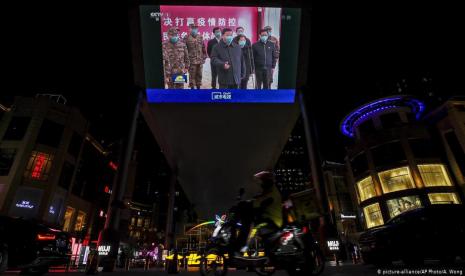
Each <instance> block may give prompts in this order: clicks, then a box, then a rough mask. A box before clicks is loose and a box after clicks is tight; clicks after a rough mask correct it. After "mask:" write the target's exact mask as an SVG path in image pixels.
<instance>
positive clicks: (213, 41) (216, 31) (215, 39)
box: [207, 27, 221, 88]
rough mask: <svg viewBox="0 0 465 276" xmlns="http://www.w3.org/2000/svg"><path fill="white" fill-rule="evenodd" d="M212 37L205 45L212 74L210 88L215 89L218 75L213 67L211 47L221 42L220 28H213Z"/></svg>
mask: <svg viewBox="0 0 465 276" xmlns="http://www.w3.org/2000/svg"><path fill="white" fill-rule="evenodd" d="M213 35H214V36H215V37H213V38H212V39H210V40H209V41H208V43H207V54H208V57H209V58H210V67H211V72H212V88H216V80H217V79H218V73H217V70H216V67H215V66H213V62H212V51H213V47H214V46H215V45H216V44H218V43H219V42H220V40H221V28H220V27H215V28H213Z"/></svg>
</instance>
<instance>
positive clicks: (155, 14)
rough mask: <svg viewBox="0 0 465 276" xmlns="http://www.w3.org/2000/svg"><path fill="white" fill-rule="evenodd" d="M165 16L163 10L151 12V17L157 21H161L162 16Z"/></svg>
mask: <svg viewBox="0 0 465 276" xmlns="http://www.w3.org/2000/svg"><path fill="white" fill-rule="evenodd" d="M162 16H163V13H162V12H151V13H150V18H155V20H156V21H160V18H161V17H162Z"/></svg>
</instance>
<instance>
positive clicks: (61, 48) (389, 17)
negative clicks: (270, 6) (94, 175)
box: [0, 1, 465, 161]
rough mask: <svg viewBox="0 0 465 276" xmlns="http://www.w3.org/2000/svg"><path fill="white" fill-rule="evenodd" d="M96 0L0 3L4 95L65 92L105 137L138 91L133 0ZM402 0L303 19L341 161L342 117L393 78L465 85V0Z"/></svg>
mask: <svg viewBox="0 0 465 276" xmlns="http://www.w3.org/2000/svg"><path fill="white" fill-rule="evenodd" d="M98 2H99V1H89V2H88V3H84V2H75V3H70V2H66V1H65V2H60V3H59V4H58V3H55V4H54V5H53V6H52V5H51V4H46V3H45V2H43V1H40V3H39V2H35V3H34V4H29V3H28V4H26V3H24V2H23V3H22V4H21V5H20V4H11V3H10V4H9V5H7V6H3V7H2V16H1V17H0V18H1V21H2V22H1V23H2V24H1V41H2V50H1V51H0V52H1V59H0V60H1V62H0V67H1V71H2V72H3V73H2V77H1V80H2V81H1V93H0V101H1V102H2V103H5V104H8V103H11V100H12V97H13V96H15V95H29V96H32V95H35V94H36V93H53V94H62V95H64V96H65V97H66V98H67V99H68V104H69V105H73V106H77V107H79V108H80V109H81V110H82V112H83V113H84V114H85V115H86V117H87V118H89V119H90V120H91V122H92V124H93V127H92V129H91V132H92V134H93V135H94V136H96V137H97V138H98V139H99V140H104V144H107V143H110V142H112V141H113V140H115V139H118V138H119V137H121V135H123V133H124V132H125V126H126V125H127V122H128V118H129V117H130V114H131V109H132V107H131V105H132V102H133V101H134V96H135V93H136V92H135V89H134V87H133V85H132V71H131V70H132V68H131V59H130V54H131V52H130V42H129V28H128V25H127V12H126V4H125V3H119V4H118V3H116V2H117V1H114V2H113V4H112V5H107V4H109V3H106V4H105V5H104V4H103V3H98ZM121 2H124V1H121ZM236 2H237V1H236ZM349 2H351V3H349ZM353 2H356V3H353ZM404 2H406V1H366V2H363V3H362V2H361V1H318V2H315V3H314V4H313V7H312V11H311V14H312V17H311V19H310V18H307V19H305V20H307V21H308V22H307V25H306V26H310V25H311V33H309V32H305V33H303V35H311V36H310V40H311V47H310V60H309V67H310V70H309V77H310V78H309V89H308V90H307V91H306V92H305V93H307V96H308V97H310V100H311V101H310V108H311V110H312V111H313V113H314V116H315V118H316V120H317V125H318V126H319V134H320V137H322V139H320V140H321V141H320V145H319V148H320V150H321V152H322V155H323V158H325V159H330V160H335V161H342V158H343V155H344V150H343V148H344V145H345V144H346V143H347V142H348V140H346V139H344V138H343V137H342V135H341V134H340V132H339V129H338V127H339V122H340V120H341V119H342V118H343V117H344V116H345V115H346V114H347V113H348V112H349V111H350V110H352V109H353V108H355V107H356V106H358V105H360V104H363V103H364V102H366V101H368V100H372V99H374V98H377V97H380V96H381V95H389V94H393V93H396V91H395V83H396V82H398V81H400V80H401V79H403V78H404V79H406V80H407V83H408V84H409V86H408V88H409V89H408V90H407V91H406V92H407V93H411V94H416V95H420V96H425V95H426V94H425V92H424V89H423V88H421V85H419V83H420V82H421V79H422V78H423V77H425V76H426V77H429V78H431V79H432V82H433V86H432V87H433V91H434V92H435V94H436V95H442V96H444V97H446V96H450V95H464V94H465V82H464V76H465V75H464V73H465V68H464V67H465V63H464V61H465V58H464V57H465V54H464V52H465V43H464V26H465V22H464V21H465V17H464V16H463V14H460V12H461V11H462V9H460V8H459V7H460V6H459V3H457V5H456V6H453V5H451V4H450V3H447V4H446V3H444V1H436V3H422V4H415V5H414V4H409V5H406V3H404ZM215 3H218V1H215ZM237 3H238V2H237ZM310 20H311V21H310ZM307 30H310V28H307ZM309 93H310V94H309Z"/></svg>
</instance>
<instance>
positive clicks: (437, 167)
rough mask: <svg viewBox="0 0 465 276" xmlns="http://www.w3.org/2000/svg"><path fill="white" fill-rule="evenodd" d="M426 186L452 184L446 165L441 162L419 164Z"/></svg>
mask: <svg viewBox="0 0 465 276" xmlns="http://www.w3.org/2000/svg"><path fill="white" fill-rule="evenodd" d="M418 169H419V170H420V174H421V178H423V183H424V184H425V186H426V187H434V186H452V183H451V181H450V178H449V174H448V173H447V171H446V167H445V166H444V165H441V164H425V165H418Z"/></svg>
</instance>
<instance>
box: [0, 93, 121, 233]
mask: <svg viewBox="0 0 465 276" xmlns="http://www.w3.org/2000/svg"><path fill="white" fill-rule="evenodd" d="M65 103H66V100H65V99H64V98H62V97H61V96H54V95H37V96H36V97H35V98H25V97H17V98H16V99H15V101H14V105H13V106H12V107H10V108H8V109H5V113H4V114H3V116H2V120H1V123H0V139H1V140H0V212H1V214H3V215H9V216H14V217H24V218H31V219H36V220H39V221H43V222H44V223H46V224H48V225H49V226H52V227H56V228H60V229H63V230H65V231H67V232H70V233H72V234H73V236H74V237H77V238H82V239H83V238H84V237H85V236H87V235H89V234H90V233H91V232H92V230H93V231H95V232H98V231H99V229H98V226H96V227H93V226H94V223H93V222H94V220H95V219H97V217H98V214H99V211H100V210H102V208H103V206H100V205H99V204H100V203H102V202H104V201H102V198H100V196H102V197H103V198H104V197H105V194H106V193H105V188H104V187H105V186H109V187H111V186H112V181H113V177H114V171H113V170H112V169H111V168H110V169H108V170H106V169H104V167H107V166H108V163H107V154H106V152H105V151H104V150H103V148H102V147H101V145H99V144H98V142H97V141H95V140H94V139H93V138H92V137H91V136H90V135H89V134H88V121H87V120H86V119H85V118H84V117H83V116H82V115H81V113H80V112H79V110H77V109H76V108H72V107H69V106H67V105H66V104H65ZM108 193H110V191H109V190H108V191H107V194H108ZM101 207H102V208H101ZM105 208H106V206H105ZM104 212H106V209H105V210H104Z"/></svg>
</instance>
